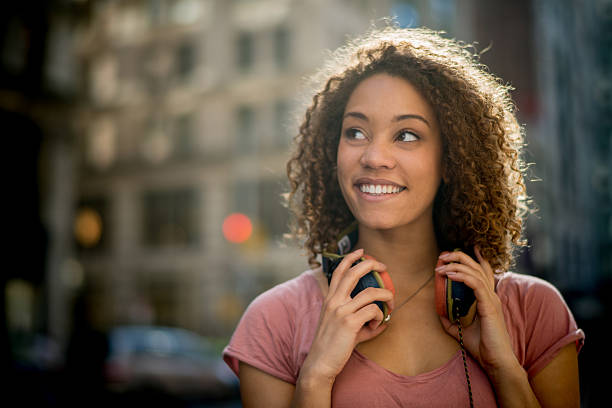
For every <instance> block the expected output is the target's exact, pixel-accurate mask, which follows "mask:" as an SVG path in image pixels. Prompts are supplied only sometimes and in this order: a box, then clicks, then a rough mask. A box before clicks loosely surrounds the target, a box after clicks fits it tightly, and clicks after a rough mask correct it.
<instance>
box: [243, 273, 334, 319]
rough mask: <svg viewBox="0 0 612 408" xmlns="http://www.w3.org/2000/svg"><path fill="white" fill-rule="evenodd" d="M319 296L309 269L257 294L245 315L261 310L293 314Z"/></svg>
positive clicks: (316, 285)
mask: <svg viewBox="0 0 612 408" xmlns="http://www.w3.org/2000/svg"><path fill="white" fill-rule="evenodd" d="M321 297H322V295H321V292H320V289H319V286H318V283H317V280H316V277H315V275H314V272H313V271H310V270H309V271H306V272H303V273H302V274H300V275H299V276H297V277H295V278H293V279H290V280H288V281H286V282H283V283H280V284H278V285H276V286H274V287H272V288H270V289H268V290H267V291H265V292H263V293H262V294H260V295H259V296H257V297H256V298H255V299H254V300H253V301H252V302H251V304H250V305H249V306H248V308H247V310H246V311H245V316H248V315H249V314H252V313H256V312H258V311H262V310H263V311H265V312H266V313H273V314H274V313H282V314H287V313H289V314H295V313H298V312H299V311H300V309H302V308H305V307H309V306H310V305H311V304H313V303H316V302H317V301H318V300H319V299H321Z"/></svg>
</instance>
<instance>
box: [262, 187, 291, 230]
mask: <svg viewBox="0 0 612 408" xmlns="http://www.w3.org/2000/svg"><path fill="white" fill-rule="evenodd" d="M258 187H259V188H258V190H259V191H258V207H259V219H260V221H261V223H262V224H263V227H264V228H265V229H266V232H267V235H268V236H270V237H272V238H275V239H278V238H281V237H282V236H283V234H284V233H286V232H287V225H288V222H289V212H288V209H287V208H285V207H284V206H283V204H282V197H281V194H282V193H284V192H286V188H285V186H284V185H283V184H282V183H281V182H280V181H278V180H261V181H260V182H259V186H258Z"/></svg>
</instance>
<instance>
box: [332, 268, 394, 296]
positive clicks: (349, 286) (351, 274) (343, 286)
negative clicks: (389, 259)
mask: <svg viewBox="0 0 612 408" xmlns="http://www.w3.org/2000/svg"><path fill="white" fill-rule="evenodd" d="M386 268H387V267H386V266H385V265H384V264H383V263H380V262H378V261H375V260H374V259H366V260H365V261H362V262H360V263H358V264H357V265H355V266H353V267H352V268H350V269H349V270H348V271H347V272H346V273H344V275H343V277H342V280H341V281H340V282H339V283H338V288H337V289H336V292H337V293H340V294H343V295H346V296H349V295H350V293H351V292H352V291H353V289H355V286H356V285H357V281H358V280H359V279H360V278H361V277H362V276H364V275H366V274H367V273H368V272H370V271H379V272H382V271H384V270H385V269H386Z"/></svg>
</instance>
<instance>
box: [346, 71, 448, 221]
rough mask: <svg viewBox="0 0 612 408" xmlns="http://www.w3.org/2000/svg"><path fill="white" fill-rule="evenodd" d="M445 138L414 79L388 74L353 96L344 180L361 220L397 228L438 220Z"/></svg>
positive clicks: (348, 116)
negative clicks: (437, 197)
mask: <svg viewBox="0 0 612 408" xmlns="http://www.w3.org/2000/svg"><path fill="white" fill-rule="evenodd" d="M441 160H442V140H441V137H440V131H439V129H438V124H437V121H436V117H435V113H434V111H433V109H432V107H431V106H430V105H429V103H427V101H426V100H425V99H424V98H423V97H422V96H421V94H420V93H419V92H418V91H417V90H416V88H415V87H414V86H412V84H410V82H408V81H406V80H404V79H401V78H399V77H393V76H390V75H388V74H376V75H373V76H371V77H369V78H367V79H365V80H363V81H362V82H361V83H360V84H359V85H358V86H357V87H356V88H355V90H354V91H353V93H352V94H351V96H350V98H349V100H348V103H347V105H346V108H345V111H344V116H343V120H342V134H341V136H340V142H339V145H338V157H337V164H338V182H339V184H340V189H341V190H342V194H343V196H344V200H345V201H346V203H347V205H348V207H349V208H350V210H351V212H352V213H353V215H354V216H355V218H356V219H357V221H358V222H359V223H360V224H361V225H363V226H365V227H368V228H373V229H392V228H397V227H403V226H407V225H411V224H412V225H415V224H417V223H421V222H427V223H431V222H432V210H433V202H434V198H435V195H436V192H437V190H438V186H439V185H440V180H441Z"/></svg>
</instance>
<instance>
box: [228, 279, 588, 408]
mask: <svg viewBox="0 0 612 408" xmlns="http://www.w3.org/2000/svg"><path fill="white" fill-rule="evenodd" d="M496 280H497V284H496V292H497V294H498V296H499V298H500V299H501V302H502V305H503V309H504V317H505V320H506V326H507V328H508V331H509V333H510V337H511V339H512V346H513V349H514V353H515V355H516V356H517V358H518V360H519V362H520V363H521V365H522V366H523V367H524V368H525V371H526V372H527V374H528V375H529V376H530V377H533V376H534V375H536V374H537V373H538V372H539V371H540V370H541V369H542V368H544V367H545V366H546V365H547V364H548V363H549V362H550V361H551V360H552V359H553V358H554V357H555V356H556V354H557V353H558V352H559V351H560V350H561V349H562V348H563V347H564V346H566V345H568V344H570V343H572V342H575V343H576V347H577V350H578V351H579V350H580V348H581V347H582V343H583V341H584V333H583V332H582V330H580V329H578V327H577V326H576V322H575V320H574V318H573V316H572V314H571V311H570V310H569V309H568V307H567V305H566V303H565V301H564V300H563V298H562V296H561V294H560V293H559V291H558V290H557V289H556V288H554V287H553V286H552V285H551V284H549V283H547V282H545V281H543V280H542V279H538V278H535V277H532V276H527V275H520V274H516V273H510V272H508V273H505V274H502V275H500V276H498V277H497V279H496ZM322 303H323V295H322V293H321V289H320V288H319V284H318V282H317V280H316V278H315V277H314V276H313V274H312V272H305V273H302V274H301V275H300V276H298V277H296V278H294V279H292V280H289V281H287V282H285V283H282V284H280V285H278V286H275V287H274V288H272V289H270V290H268V291H267V292H265V293H263V294H261V295H260V296H258V297H257V298H256V299H255V300H254V301H253V302H252V303H251V304H250V305H249V307H248V308H247V310H246V312H245V313H244V315H243V316H242V319H241V320H240V322H239V324H238V326H237V328H236V330H235V332H234V334H233V336H232V339H231V341H230V343H229V345H228V346H227V347H226V348H225V350H224V352H223V358H224V359H225V361H226V362H227V364H228V365H229V366H230V367H231V369H232V370H233V371H234V372H235V373H236V375H238V364H239V361H242V362H244V363H247V364H249V365H251V366H253V367H256V368H258V369H260V370H262V371H264V372H266V373H268V374H270V375H272V376H274V377H277V378H279V379H281V380H283V381H286V382H289V383H291V384H295V383H296V381H297V378H298V375H299V372H300V367H301V366H302V364H303V362H304V360H305V358H306V355H307V354H308V351H309V350H310V346H311V344H312V341H313V338H314V334H315V330H316V328H317V324H318V320H319V314H320V312H321V307H322ZM468 369H469V373H470V381H471V385H472V393H473V397H474V404H475V406H477V407H490V406H495V405H496V402H495V394H494V392H493V389H492V387H491V385H490V383H489V380H488V378H487V376H486V374H485V373H484V371H483V370H482V369H481V368H480V366H479V364H478V363H477V362H476V360H474V359H472V358H471V357H470V356H469V355H468ZM332 405H333V406H334V407H351V408H354V407H362V406H363V407H407V406H410V407H421V406H422V407H432V406H436V407H438V406H439V407H442V406H444V407H465V406H469V400H468V396H467V385H466V378H465V374H464V368H463V360H462V358H461V351H458V352H457V353H456V354H455V355H454V356H453V357H452V358H451V359H450V360H449V361H447V362H446V363H445V364H444V365H442V366H441V367H438V368H436V369H435V370H433V371H430V372H427V373H423V374H419V375H416V376H413V377H409V376H404V375H399V374H396V373H393V372H391V371H389V370H387V369H385V368H383V367H382V366H380V365H378V364H377V363H375V362H373V361H371V360H369V359H368V358H367V357H365V356H364V355H363V354H361V353H360V352H359V351H357V350H354V351H353V353H352V355H351V357H350V358H349V360H348V362H347V364H346V366H345V368H344V370H343V371H342V372H341V373H340V375H338V377H337V378H336V381H335V383H334V387H333V391H332Z"/></svg>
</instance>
